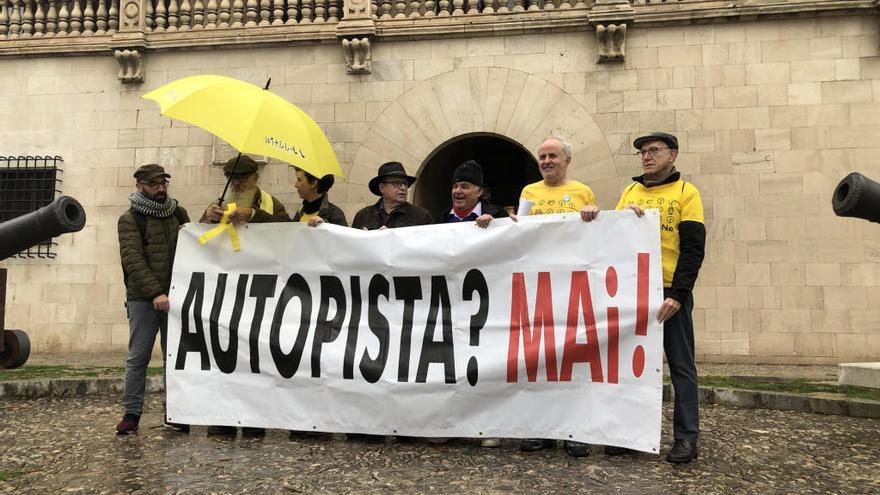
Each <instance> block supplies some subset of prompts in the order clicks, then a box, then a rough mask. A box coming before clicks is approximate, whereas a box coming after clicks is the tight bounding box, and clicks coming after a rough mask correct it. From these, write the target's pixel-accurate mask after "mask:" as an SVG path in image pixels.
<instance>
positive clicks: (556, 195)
mask: <svg viewBox="0 0 880 495" xmlns="http://www.w3.org/2000/svg"><path fill="white" fill-rule="evenodd" d="M520 197H521V198H522V199H527V200H529V201H531V202H532V209H531V211H529V215H546V214H549V213H571V212H577V211H580V209H581V208H583V207H584V206H587V205H595V204H596V196H595V195H593V191H592V190H591V189H590V188H589V187H588V186H587V185H586V184H583V183H581V182H578V181H576V180H572V181H569V182H568V183H567V184H564V185H561V186H548V185H546V184H544V181H538V182H535V183H534V184H529V185H527V186H526V187H524V188H523V190H522V194H521V195H520Z"/></svg>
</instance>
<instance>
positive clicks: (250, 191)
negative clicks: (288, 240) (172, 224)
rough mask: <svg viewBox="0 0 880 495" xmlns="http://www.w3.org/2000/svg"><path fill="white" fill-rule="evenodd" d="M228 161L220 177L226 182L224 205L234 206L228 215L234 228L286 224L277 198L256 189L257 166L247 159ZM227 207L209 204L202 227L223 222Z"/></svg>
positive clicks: (285, 214) (288, 219) (249, 158)
mask: <svg viewBox="0 0 880 495" xmlns="http://www.w3.org/2000/svg"><path fill="white" fill-rule="evenodd" d="M235 162H236V158H232V159H230V160H229V161H228V162H226V164H225V165H224V166H223V173H224V175H226V178H227V179H230V182H229V192H228V193H227V195H226V201H225V203H226V204H229V203H235V205H236V208H235V210H234V211H233V212H232V213H230V215H229V221H230V222H231V223H234V224H236V225H238V224H242V223H248V222H250V223H270V222H289V221H290V217H289V216H288V215H287V211H286V210H285V209H284V205H283V204H282V203H281V201H279V200H278V199H277V198H276V197H274V196H272V195H271V194H269V193H267V192H266V191H263V190H262V189H260V188H259V187H257V181H258V180H259V179H260V174H259V173H257V162H255V161H254V159H253V158H251V157H249V156H247V155H241V157H239V158H238V164H237V165H236V163H235ZM226 204H223V205H218V204H217V203H212V204H211V205H210V206H208V208H207V209H206V210H205V213H204V214H203V215H202V218H201V219H200V220H199V221H200V222H202V223H217V222H219V221H220V219H221V218H223V213H224V212H225V211H226Z"/></svg>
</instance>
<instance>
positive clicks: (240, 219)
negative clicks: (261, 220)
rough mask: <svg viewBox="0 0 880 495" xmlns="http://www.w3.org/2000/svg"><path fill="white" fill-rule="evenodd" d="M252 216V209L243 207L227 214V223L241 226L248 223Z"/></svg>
mask: <svg viewBox="0 0 880 495" xmlns="http://www.w3.org/2000/svg"><path fill="white" fill-rule="evenodd" d="M253 216H254V209H253V208H248V207H247V206H244V207H241V208H236V209H234V210H232V213H230V214H229V222H230V223H232V224H234V225H241V224H243V223H248V222H250V221H251V218H252V217H253Z"/></svg>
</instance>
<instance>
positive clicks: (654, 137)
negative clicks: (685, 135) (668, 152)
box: [633, 132, 678, 150]
mask: <svg viewBox="0 0 880 495" xmlns="http://www.w3.org/2000/svg"><path fill="white" fill-rule="evenodd" d="M648 141H663V142H664V143H666V145H667V146H669V149H673V150H677V149H678V138H677V137H675V136H673V135H672V134H667V133H665V132H652V133H651V134H648V135H646V136H642V137H639V138H636V140H635V141H633V146H634V147H635V148H636V149H637V150H640V149H642V144H644V143H646V142H648Z"/></svg>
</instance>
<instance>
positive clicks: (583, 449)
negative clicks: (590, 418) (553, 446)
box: [565, 440, 592, 457]
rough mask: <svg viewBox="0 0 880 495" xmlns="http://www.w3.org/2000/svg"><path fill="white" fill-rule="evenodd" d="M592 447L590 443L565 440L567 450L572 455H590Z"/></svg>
mask: <svg viewBox="0 0 880 495" xmlns="http://www.w3.org/2000/svg"><path fill="white" fill-rule="evenodd" d="M591 450H592V448H591V447H590V444H588V443H581V442H572V441H569V440H566V441H565V451H566V452H568V455H570V456H572V457H586V456H588V455H590V451H591Z"/></svg>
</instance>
